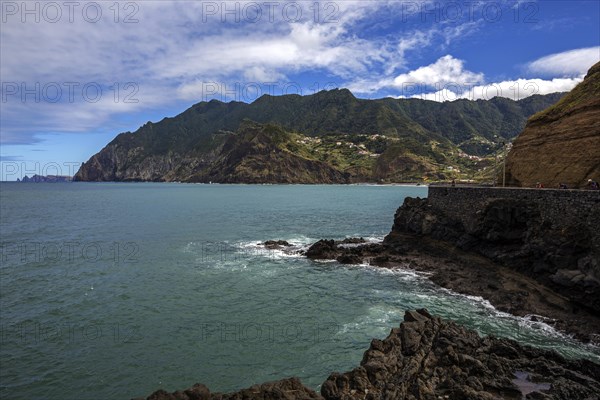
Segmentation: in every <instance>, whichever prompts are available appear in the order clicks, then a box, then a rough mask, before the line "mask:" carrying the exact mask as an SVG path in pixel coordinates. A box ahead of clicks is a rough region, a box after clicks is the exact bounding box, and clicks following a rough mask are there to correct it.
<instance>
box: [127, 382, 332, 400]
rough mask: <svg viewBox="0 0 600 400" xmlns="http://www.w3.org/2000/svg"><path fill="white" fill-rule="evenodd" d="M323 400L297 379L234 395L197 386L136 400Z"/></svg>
mask: <svg viewBox="0 0 600 400" xmlns="http://www.w3.org/2000/svg"><path fill="white" fill-rule="evenodd" d="M310 399H322V397H321V396H320V395H319V394H318V393H316V392H315V391H314V390H312V389H309V388H307V387H306V386H304V385H303V384H302V383H301V382H300V380H298V379H297V378H289V379H282V380H280V381H277V382H268V383H263V384H260V385H254V386H252V387H249V388H248V389H243V390H240V391H239V392H234V393H211V392H210V390H209V389H208V388H207V387H206V386H204V385H202V384H199V383H197V384H195V385H194V386H192V387H191V388H189V389H186V390H178V391H176V392H173V393H168V392H167V391H165V390H157V391H156V392H154V393H152V394H151V395H150V396H148V397H146V398H144V397H141V398H139V399H135V400H310Z"/></svg>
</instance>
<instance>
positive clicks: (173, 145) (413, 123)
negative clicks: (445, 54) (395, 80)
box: [74, 89, 563, 183]
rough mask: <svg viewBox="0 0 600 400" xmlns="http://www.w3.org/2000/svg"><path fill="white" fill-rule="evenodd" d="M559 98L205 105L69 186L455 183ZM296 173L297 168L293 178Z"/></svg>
mask: <svg viewBox="0 0 600 400" xmlns="http://www.w3.org/2000/svg"><path fill="white" fill-rule="evenodd" d="M562 95H563V94H562V93H554V94H548V95H543V96H542V95H536V96H530V97H527V98H525V99H522V100H519V101H513V100H509V99H506V98H499V97H496V98H493V99H490V100H478V101H468V100H457V101H453V102H447V103H436V102H432V101H424V100H419V99H392V98H386V99H378V100H365V99H357V98H355V97H354V96H353V95H352V93H351V92H350V91H349V90H346V89H342V90H331V91H322V92H319V93H316V94H314V95H310V96H298V95H287V96H279V97H273V96H263V97H261V98H259V99H257V100H256V101H254V102H253V103H251V104H246V103H241V102H230V103H222V102H220V101H217V100H211V101H210V102H201V103H198V104H196V105H194V106H193V107H191V108H190V109H188V110H186V111H185V112H183V113H181V114H180V115H177V116H176V117H173V118H165V119H163V120H162V121H160V122H157V123H151V122H148V123H147V124H145V125H144V126H142V127H141V128H140V129H138V130H137V131H136V132H134V133H131V132H125V133H122V134H120V135H118V136H117V137H116V138H115V139H114V140H112V141H111V142H110V143H109V144H107V145H106V146H105V147H104V148H103V149H102V150H101V151H100V152H98V153H97V154H95V155H93V156H92V157H91V158H90V159H89V160H88V161H87V162H85V163H83V164H82V165H81V168H80V169H79V171H78V172H77V174H76V175H75V177H74V180H78V181H167V182H171V181H181V182H208V181H212V182H223V183H225V182H227V183H231V182H236V183H347V182H381V181H384V182H399V181H417V180H418V181H421V180H422V179H423V177H424V176H428V177H430V178H433V179H446V178H448V177H450V176H453V177H457V176H456V174H457V173H458V172H457V171H461V172H460V173H462V174H463V175H464V176H465V177H467V176H468V177H469V178H472V177H473V176H474V175H475V174H477V173H480V172H479V170H486V171H487V169H485V168H486V167H490V166H491V165H492V155H493V153H494V151H496V148H497V143H496V141H497V139H498V138H500V139H504V140H510V139H512V138H513V137H515V136H516V135H517V134H518V133H519V132H520V131H521V130H522V129H523V127H524V126H525V121H526V119H527V118H528V117H529V116H530V115H532V114H533V113H535V112H537V111H540V110H542V109H544V108H546V107H548V106H549V105H551V104H554V103H555V102H556V101H558V100H559V99H560V98H561V96H562ZM248 121H255V123H256V124H260V125H262V126H264V129H263V135H260V136H256V135H255V137H253V138H249V135H248V132H247V125H248ZM273 126H277V127H278V128H277V129H278V130H280V131H284V132H286V134H285V135H284V136H287V137H288V139H289V140H288V141H289V143H288V144H286V145H285V146H282V143H280V142H278V141H277V136H281V135H279V134H275V135H273V131H274V129H273ZM273 141H275V143H274V144H275V147H273V146H272V145H271V144H273ZM283 147H285V148H286V149H287V153H286V154H284V153H281V152H279V150H281V149H283ZM271 150H275V153H276V154H271V153H269V151H271ZM250 153H252V154H250ZM243 154H245V155H244V160H243V161H242V160H240V157H241V156H242V155H243ZM469 155H475V156H481V157H480V158H477V157H475V158H473V157H469ZM307 160H308V162H307ZM474 160H477V161H474ZM298 169H302V170H304V171H298V172H291V171H293V170H298ZM488 169H489V168H488ZM480 174H482V173H480ZM481 178H483V175H482V177H481Z"/></svg>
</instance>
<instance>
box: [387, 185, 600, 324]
mask: <svg viewBox="0 0 600 400" xmlns="http://www.w3.org/2000/svg"><path fill="white" fill-rule="evenodd" d="M500 190H501V189H500ZM573 196H577V194H573ZM598 200H599V203H598V204H599V205H600V199H598ZM543 206H544V205H543V203H542V204H538V203H536V202H533V201H526V200H521V199H511V198H496V199H494V198H491V199H490V200H489V201H488V202H487V204H485V206H483V207H482V209H481V210H479V211H478V212H477V214H478V215H476V218H475V219H474V220H473V222H470V224H469V225H470V226H466V224H465V223H464V220H460V219H458V218H453V217H452V216H450V215H449V213H448V212H445V211H444V210H443V209H442V208H440V207H436V206H433V205H432V204H431V201H430V200H428V199H411V198H407V199H406V200H405V202H404V204H403V205H402V207H400V208H399V209H398V211H397V212H396V215H395V217H394V226H393V228H392V232H391V233H390V235H388V237H387V238H386V242H387V243H388V244H391V243H393V242H394V240H395V237H396V235H398V234H402V233H404V234H410V235H416V236H417V237H429V238H431V239H435V240H437V241H440V242H444V243H448V244H451V245H453V246H456V247H457V248H459V249H461V250H463V251H467V252H472V253H476V254H480V255H482V256H484V257H485V258H487V259H489V260H491V261H493V262H495V263H497V264H499V265H502V266H505V267H509V268H511V269H513V270H515V271H517V272H519V273H521V274H524V275H527V276H529V277H531V278H533V279H535V280H537V281H538V282H540V283H542V284H543V285H545V286H547V287H549V288H551V289H553V290H554V291H556V292H557V293H559V294H561V295H563V296H565V297H566V298H568V299H570V300H571V301H573V302H575V303H577V304H579V306H580V307H581V308H587V309H589V310H590V311H591V312H593V313H596V314H597V315H600V264H599V262H600V252H599V251H598V247H597V243H594V241H593V238H594V235H593V233H592V232H591V231H590V229H593V224H592V226H591V227H587V226H586V225H584V224H582V223H581V222H580V221H577V220H576V219H573V223H571V224H569V223H564V224H553V223H552V221H549V220H547V219H545V218H543V217H542V216H541V210H540V207H543ZM597 208H598V209H597V211H596V212H600V206H597ZM591 217H592V218H593V216H591Z"/></svg>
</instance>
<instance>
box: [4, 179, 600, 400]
mask: <svg viewBox="0 0 600 400" xmlns="http://www.w3.org/2000/svg"><path fill="white" fill-rule="evenodd" d="M426 194H427V192H426V188H422V187H401V186H302V185H298V186H295V185H291V186H277V185H273V186H267V185H265V186H247V185H181V184H154V183H152V184H151V183H137V184H113V183H110V184H86V183H73V184H16V183H2V184H0V207H1V208H0V211H1V214H0V217H1V218H0V222H1V226H0V233H1V236H2V239H1V242H2V254H1V264H0V310H1V311H0V313H1V315H0V316H1V324H0V325H1V328H2V331H1V336H0V340H1V346H0V360H1V365H0V398H2V399H94V400H97V399H119V398H120V399H127V398H131V397H135V396H142V395H148V394H149V393H151V392H152V391H154V390H156V389H157V388H159V387H162V388H165V389H167V390H170V391H171V390H175V389H181V388H186V387H189V386H191V385H192V384H193V383H195V382H202V383H205V384H206V385H208V386H209V387H210V388H211V390H213V391H231V390H236V389H239V388H242V387H247V386H249V385H252V384H254V383H259V382H263V381H268V380H276V379H280V378H283V377H287V376H298V377H300V378H301V379H302V381H303V382H304V383H305V384H307V385H310V386H312V387H314V388H315V389H318V386H319V384H320V383H321V382H323V381H324V380H325V378H326V377H327V376H328V375H329V373H331V372H332V371H345V370H349V369H351V368H353V367H355V366H356V365H358V363H359V362H360V360H361V358H362V354H363V352H364V351H365V350H366V349H367V348H368V346H369V343H370V340H371V338H373V337H378V338H383V337H385V336H386V335H387V334H388V332H389V330H390V328H391V327H393V326H397V325H398V324H399V323H400V322H401V320H402V316H403V313H404V310H406V309H411V308H417V307H427V308H428V309H429V310H430V311H432V312H434V313H436V314H438V315H440V316H442V317H446V318H451V319H454V320H456V321H458V322H461V323H464V324H465V325H467V326H469V327H471V328H474V329H477V330H478V331H479V332H481V333H483V334H494V335H497V336H504V337H510V338H514V339H518V340H520V341H522V342H524V343H528V344H532V345H535V346H539V347H545V348H554V349H557V350H559V351H560V352H561V353H563V354H564V355H566V356H569V357H587V358H590V359H594V360H596V361H598V360H600V352H599V351H598V349H597V348H592V347H589V346H585V345H581V344H578V343H576V342H574V341H571V340H570V339H568V338H566V337H564V336H561V335H559V334H558V333H556V332H555V331H553V330H552V329H550V328H548V327H547V326H545V325H543V324H540V323H535V322H530V321H528V320H526V319H522V318H513V317H511V316H509V315H506V314H502V313H498V312H496V311H495V310H494V309H493V308H492V307H490V306H489V305H488V304H487V303H486V302H484V301H482V300H481V299H476V298H469V297H466V296H461V295H457V294H455V293H452V292H449V291H447V290H442V289H439V288H436V287H434V286H433V285H432V284H430V283H429V282H428V281H427V279H425V278H424V277H422V276H420V275H418V274H415V273H412V272H410V271H389V270H384V269H377V268H372V267H369V266H341V265H339V264H337V263H335V262H329V263H319V262H312V261H309V260H306V259H305V258H303V257H300V256H293V255H289V254H285V253H283V252H280V251H265V250H262V249H260V248H259V247H258V246H257V245H256V244H257V243H258V242H260V241H264V240H268V239H284V240H287V241H289V242H291V243H293V244H294V245H295V246H296V248H298V249H300V248H305V247H306V245H307V244H309V243H311V242H314V241H316V240H318V239H320V238H336V239H342V238H344V237H353V236H362V237H365V238H368V239H369V240H372V241H377V240H381V239H382V238H383V236H384V235H385V234H386V233H387V232H389V230H390V228H391V225H392V220H393V214H394V212H395V210H396V208H397V207H398V206H399V205H400V204H401V203H402V201H403V199H404V197H406V196H420V197H424V196H426Z"/></svg>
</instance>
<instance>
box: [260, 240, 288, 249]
mask: <svg viewBox="0 0 600 400" xmlns="http://www.w3.org/2000/svg"><path fill="white" fill-rule="evenodd" d="M263 246H265V247H266V248H267V249H271V250H276V249H280V248H282V247H290V246H291V244H289V243H288V242H286V241H285V240H267V241H266V242H264V243H263Z"/></svg>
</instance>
